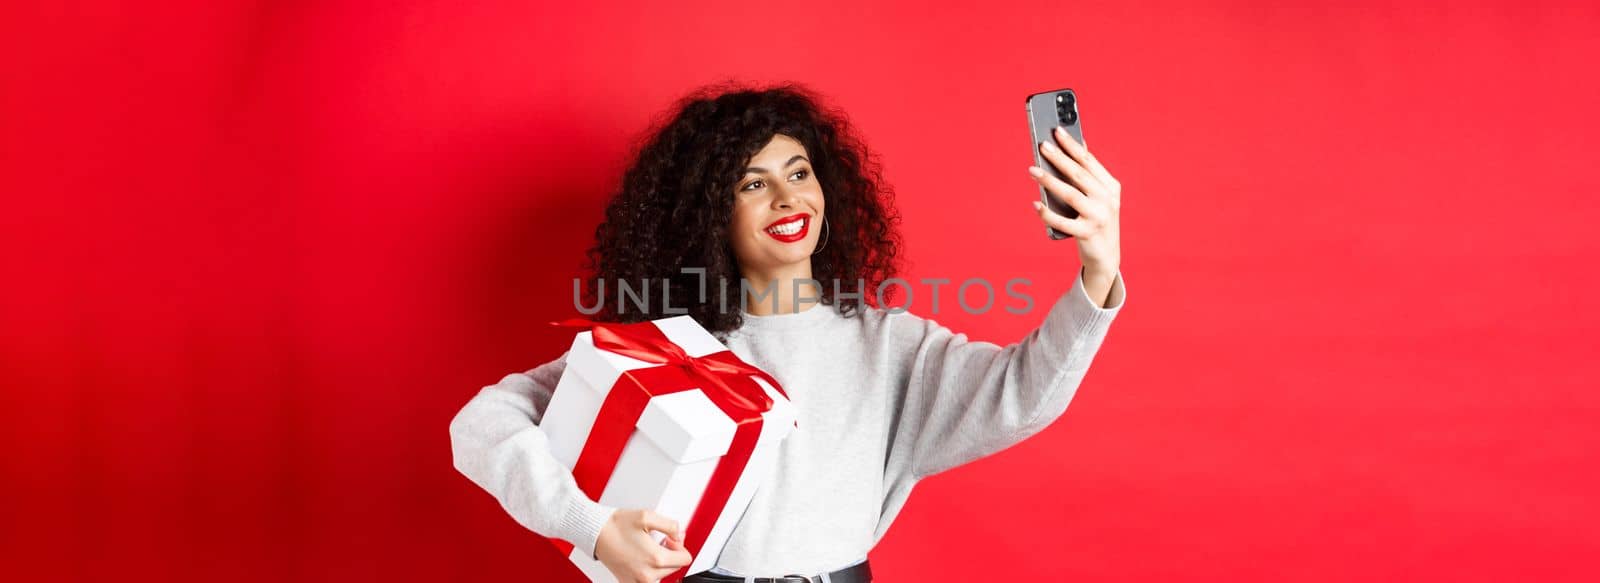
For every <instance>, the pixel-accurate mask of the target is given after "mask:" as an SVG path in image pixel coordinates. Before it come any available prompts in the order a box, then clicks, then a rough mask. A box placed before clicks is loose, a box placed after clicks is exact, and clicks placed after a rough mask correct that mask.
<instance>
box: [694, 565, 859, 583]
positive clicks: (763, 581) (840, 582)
mask: <svg viewBox="0 0 1600 583" xmlns="http://www.w3.org/2000/svg"><path fill="white" fill-rule="evenodd" d="M824 577H826V578H824ZM746 581H750V579H746V578H744V577H734V576H732V575H718V574H716V573H712V572H710V571H702V572H700V573H695V574H693V575H690V576H688V577H684V579H683V583H745V582H746ZM754 581H755V583H871V581H872V568H871V567H869V566H867V562H866V561H862V562H860V563H856V564H854V565H851V566H849V567H845V568H843V569H839V570H838V571H833V572H830V573H828V574H827V575H814V576H811V577H807V576H805V575H784V576H782V577H756V578H754Z"/></svg>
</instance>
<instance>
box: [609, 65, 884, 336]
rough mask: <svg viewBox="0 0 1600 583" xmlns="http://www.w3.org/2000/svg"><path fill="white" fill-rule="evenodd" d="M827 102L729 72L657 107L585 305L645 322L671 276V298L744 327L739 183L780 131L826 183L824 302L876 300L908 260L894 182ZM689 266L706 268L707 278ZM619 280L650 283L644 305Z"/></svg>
mask: <svg viewBox="0 0 1600 583" xmlns="http://www.w3.org/2000/svg"><path fill="white" fill-rule="evenodd" d="M822 103H824V101H823V100H822V99H820V98H818V97H817V95H816V93H815V92H814V91H812V90H811V89H809V88H807V87H805V86H804V85H801V84H798V83H793V82H791V83H784V84H779V85H775V86H771V87H767V88H755V87H741V86H739V85H737V84H733V83H730V82H724V83H717V84H712V85H707V86H703V87H701V88H699V89H696V90H694V91H692V92H690V93H689V94H688V95H686V96H685V97H683V98H681V99H679V100H678V101H677V102H676V103H675V104H674V107H673V108H672V109H671V110H669V113H670V116H667V117H665V118H658V121H657V122H655V123H654V124H652V130H651V131H649V132H648V133H647V134H646V137H645V139H644V140H643V142H642V143H640V144H638V145H637V146H636V149H635V151H634V153H633V159H632V162H631V164H629V167H628V169H627V171H626V172H624V174H623V177H622V183H621V188H620V190H618V191H617V192H616V194H615V195H614V196H613V197H612V198H611V202H610V204H609V205H608V206H607V207H606V216H605V220H604V221H603V222H602V223H600V226H599V227H597V228H596V229H595V240H594V246H593V247H591V248H590V249H589V251H588V253H587V257H588V264H587V270H588V274H587V275H586V277H585V289H584V290H583V293H582V299H581V301H582V302H583V306H586V307H587V308H586V309H593V308H594V307H595V306H596V304H597V303H598V304H599V309H600V312H599V313H598V314H596V315H594V316H592V317H593V318H594V319H596V320H600V321H612V322H639V321H645V320H651V319H656V318H662V317H667V316H668V315H671V314H668V313H666V312H665V311H664V309H663V306H662V301H661V297H662V294H661V290H662V288H661V287H660V286H661V285H662V281H663V280H665V281H666V282H667V284H666V290H667V295H668V297H670V302H671V306H672V308H673V309H674V310H677V309H684V310H686V311H687V313H688V314H689V315H690V316H692V317H693V318H694V319H695V320H696V321H697V322H699V323H700V325H701V326H704V327H705V328H706V329H707V330H709V331H711V332H713V333H714V334H716V335H717V336H719V337H724V336H725V335H726V333H727V332H729V331H732V330H735V329H737V328H738V327H739V326H740V325H741V324H742V323H743V321H744V315H743V313H742V312H743V311H742V310H740V309H739V306H740V305H741V304H740V300H741V296H740V295H739V293H740V292H739V289H740V288H739V282H740V272H739V269H738V263H737V261H736V260H735V258H734V254H733V247H732V245H731V243H730V242H729V235H728V224H729V221H730V219H731V218H732V216H733V206H734V197H735V192H734V187H735V186H736V184H737V181H738V180H739V179H740V178H741V177H742V176H743V170H744V167H745V165H746V163H748V162H749V160H750V158H751V157H753V156H754V155H755V154H756V153H758V152H760V151H761V149H762V148H763V147H765V146H766V145H767V143H768V142H770V141H771V140H772V138H773V137H775V136H776V135H778V134H783V135H785V136H789V137H791V138H794V139H795V140H796V141H798V142H800V144H801V145H803V146H804V147H805V149H806V152H807V153H808V154H809V155H810V156H809V157H810V158H811V163H812V168H813V169H814V170H815V176H816V179H817V180H818V181H819V182H820V184H821V186H822V189H823V200H824V205H823V206H824V211H823V213H824V215H825V217H826V220H827V222H828V231H829V233H828V241H827V243H826V244H825V245H823V246H822V248H821V250H820V252H819V253H817V254H816V255H814V256H812V258H811V269H812V278H814V279H816V280H817V281H818V282H821V283H822V286H821V287H822V289H821V296H822V297H821V298H820V300H821V302H822V303H823V304H824V305H829V306H836V308H837V309H838V310H839V311H840V313H841V314H843V315H845V316H847V317H848V316H852V315H854V314H855V313H856V312H857V311H858V310H859V309H860V308H861V306H862V304H863V303H866V304H867V305H877V303H878V298H877V294H876V293H875V291H876V290H877V289H878V286H879V284H881V283H882V282H883V281H884V280H886V279H889V278H892V277H894V275H895V273H897V272H898V271H899V254H900V245H901V240H900V235H899V231H898V225H899V222H900V217H899V215H898V213H897V212H896V211H895V209H894V203H893V198H894V193H893V190H892V189H891V188H890V187H889V186H888V185H887V184H885V182H884V180H883V176H882V171H881V167H880V165H879V164H878V162H877V161H876V159H875V157H874V156H873V154H872V153H871V152H870V151H869V150H868V148H867V146H866V144H865V142H863V141H862V140H861V139H860V137H858V136H857V134H856V131H855V129H854V128H853V127H852V126H851V125H850V123H849V121H848V118H847V117H846V116H845V114H844V113H843V112H842V111H840V110H838V109H824V107H823V106H822V105H821V104H822ZM662 119H664V120H665V121H664V123H663V122H662V121H661V120H662ZM680 268H704V269H705V277H704V280H703V281H702V279H701V277H700V276H699V275H698V274H694V273H688V274H685V273H682V272H681V271H680ZM646 281H648V282H649V283H648V284H646V283H644V282H646ZM723 281H725V282H727V284H726V285H727V289H728V290H729V292H730V294H731V296H729V297H726V299H725V300H724V299H719V293H718V292H719V285H720V284H719V282H723ZM618 282H628V283H629V285H630V287H631V288H632V289H633V291H635V292H637V291H639V290H640V289H641V288H642V287H643V286H645V285H648V286H649V287H648V291H649V292H650V293H649V294H648V301H645V302H642V303H645V304H646V305H645V306H644V307H643V309H642V310H641V309H640V307H639V306H638V305H637V304H639V303H641V302H638V301H637V299H636V298H637V296H636V295H635V296H629V297H627V298H626V300H627V301H624V298H623V297H622V296H623V294H621V293H620V290H619V289H617V288H618ZM834 282H837V286H838V289H837V290H836V289H834V287H835V283H834ZM702 285H704V286H705V288H704V290H705V291H704V298H703V299H704V301H701V300H702V296H701V294H702V287H701V286H702ZM890 287H892V286H890ZM836 291H837V292H839V293H838V294H837V296H839V297H836V293H835V292H836ZM851 294H860V295H859V297H854V296H851ZM724 303H725V305H726V306H727V308H726V309H722V308H721V306H722V305H724ZM619 306H620V308H619ZM819 309H820V308H819Z"/></svg>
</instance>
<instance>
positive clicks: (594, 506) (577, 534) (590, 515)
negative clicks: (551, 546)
mask: <svg viewBox="0 0 1600 583" xmlns="http://www.w3.org/2000/svg"><path fill="white" fill-rule="evenodd" d="M615 511H616V508H613V507H610V506H606V505H604V504H601V503H599V502H595V501H593V500H590V499H589V497H588V496H585V495H583V493H582V492H578V493H577V495H575V496H573V497H572V500H570V501H568V502H567V508H566V510H564V511H562V513H561V524H559V525H557V527H556V528H557V529H559V531H560V532H559V533H557V538H561V539H564V540H566V541H567V542H569V543H572V546H573V548H576V549H578V550H581V551H583V552H584V554H587V555H589V556H590V557H593V558H595V559H599V557H596V556H595V554H594V553H595V548H594V547H595V544H596V543H597V542H599V539H600V529H601V528H603V527H605V525H606V522H607V521H609V520H611V513H612V512H615Z"/></svg>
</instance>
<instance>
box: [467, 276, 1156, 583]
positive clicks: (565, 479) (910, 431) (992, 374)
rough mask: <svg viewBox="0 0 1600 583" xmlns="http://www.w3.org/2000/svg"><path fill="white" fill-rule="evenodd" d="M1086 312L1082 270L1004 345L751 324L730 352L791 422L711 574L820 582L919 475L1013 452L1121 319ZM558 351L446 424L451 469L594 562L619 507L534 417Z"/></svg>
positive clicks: (776, 318) (1053, 412) (799, 320)
mask: <svg viewBox="0 0 1600 583" xmlns="http://www.w3.org/2000/svg"><path fill="white" fill-rule="evenodd" d="M1125 297H1126V292H1125V289H1124V285H1123V280H1122V275H1121V274H1120V273H1119V274H1118V275H1117V278H1116V281H1115V283H1114V284H1113V285H1112V288H1111V294H1110V299H1109V301H1108V302H1107V304H1109V305H1110V306H1111V307H1109V308H1104V307H1100V306H1097V305H1095V304H1094V302H1093V301H1091V300H1090V298H1089V295H1088V293H1087V292H1085V291H1084V288H1083V271H1082V270H1081V269H1080V270H1079V272H1078V276H1077V277H1076V278H1075V279H1074V280H1073V284H1072V288H1071V289H1070V290H1068V291H1067V292H1066V293H1065V294H1064V295H1062V296H1061V297H1060V298H1059V299H1057V300H1056V301H1055V302H1054V303H1053V304H1051V305H1049V306H1048V307H1049V313H1048V315H1046V316H1045V319H1044V322H1043V323H1042V324H1041V325H1040V326H1039V327H1038V328H1037V329H1035V330H1034V331H1032V332H1030V333H1029V334H1028V335H1027V337H1026V338H1023V339H1022V341H1020V342H1017V343H1013V344H1010V345H1008V346H1003V347H1002V346H998V345H996V344H993V343H989V342H981V341H972V340H969V339H968V338H967V336H966V335H965V334H956V333H954V332H952V331H951V330H950V329H948V328H946V327H944V326H941V325H939V324H938V323H936V322H934V321H933V320H931V319H927V318H923V317H920V316H916V315H914V314H911V313H909V312H901V313H890V312H889V311H887V310H881V309H877V308H872V307H870V306H863V310H862V311H861V312H859V313H857V314H854V315H853V316H851V317H845V316H843V315H841V314H840V313H839V312H838V310H837V309H835V308H833V307H831V306H826V305H812V306H810V307H809V308H808V309H804V310H802V311H800V312H798V313H782V314H777V315H771V316H753V315H750V314H746V315H745V321H744V325H743V326H742V327H741V328H739V329H738V330H735V331H733V332H731V333H729V335H728V336H727V341H726V344H727V345H728V348H729V350H732V351H733V353H734V354H736V355H738V356H739V358H741V359H744V361H745V362H748V363H750V364H753V365H755V366H758V367H761V368H762V369H763V370H766V371H767V372H768V373H771V374H772V376H773V377H775V378H776V379H777V380H778V382H779V383H781V384H782V385H783V388H784V390H785V391H786V392H787V393H788V394H789V397H790V399H791V400H792V402H793V403H794V405H795V406H796V409H797V410H798V415H799V419H798V421H799V426H798V427H797V428H796V429H795V430H794V431H793V432H791V433H790V434H789V436H788V438H786V439H785V440H784V441H783V442H782V443H781V444H780V446H779V452H778V461H777V463H776V464H775V465H774V468H773V470H772V474H771V475H768V476H765V477H763V478H762V482H761V484H762V485H761V488H760V489H759V490H758V491H757V492H756V495H755V498H754V499H753V500H752V501H751V502H750V506H749V508H748V509H747V510H746V511H745V514H744V516H743V518H741V519H740V521H739V524H738V526H737V527H736V528H735V529H734V531H733V534H732V536H731V538H730V539H729V541H728V544H727V546H726V547H725V548H724V549H723V551H722V555H721V556H720V557H719V558H718V560H717V569H716V572H719V573H727V574H735V575H743V576H752V575H753V576H764V577H775V576H779V575H783V574H787V573H801V574H809V575H815V574H820V573H824V572H828V571H831V570H834V569H839V568H843V567H845V566H849V565H851V564H854V563H857V562H860V561H861V560H864V559H865V558H866V556H867V551H869V550H871V549H872V547H873V545H875V544H877V542H878V540H879V539H881V538H883V535H884V532H885V531H887V530H888V528H889V524H890V523H891V522H892V521H893V520H894V518H895V516H896V515H897V514H899V513H900V509H901V508H902V507H903V506H904V505H905V502H906V498H907V497H908V496H909V495H910V494H911V489H912V487H914V486H915V485H916V484H917V482H918V481H919V480H921V479H922V478H926V477H928V476H931V475H933V474H936V473H939V472H942V471H944V470H948V469H951V468H954V467H956V466H959V465H961V464H964V463H967V462H970V461H973V460H976V459H978V458H981V457H984V456H987V455H990V454H993V453H995V452H998V451H1000V450H1003V449H1005V448H1007V447H1010V446H1012V445H1014V444H1016V443H1017V442H1020V441H1022V440H1023V439H1026V438H1028V437H1029V436H1032V435H1034V434H1035V433H1038V432H1039V431H1040V430H1042V429H1044V428H1045V427H1046V426H1048V425H1049V424H1050V423H1051V422H1053V421H1055V420H1056V418H1058V417H1060V416H1061V414H1062V413H1063V412H1064V411H1065V410H1066V408H1067V404H1068V403H1069V402H1071V400H1072V396H1073V394H1074V393H1076V392H1077V389H1078V385H1079V383H1080V382H1082V380H1083V378H1084V374H1085V373H1086V372H1087V371H1088V368H1089V363H1090V361H1091V360H1093V358H1094V355H1095V353H1096V352H1097V351H1098V350H1099V348H1100V344H1101V342H1102V341H1103V340H1104V339H1105V336H1106V332H1107V330H1108V328H1109V327H1110V325H1111V321H1112V320H1113V319H1114V318H1115V317H1116V314H1117V313H1118V312H1119V311H1120V310H1121V308H1122V305H1123V300H1124V299H1125ZM565 364H566V355H565V354H563V355H562V356H561V357H558V358H556V359H555V360H553V361H550V362H547V363H545V364H542V365H540V366H538V367H537V368H534V369H533V370H531V371H529V372H527V373H513V374H509V375H506V376H505V378H503V379H501V380H500V382H499V383H497V384H495V385H492V386H488V387H484V388H483V390H482V391H480V392H479V393H478V394H477V395H476V396H475V397H473V398H472V400H471V401H469V402H468V403H467V404H466V406H465V407H463V408H462V409H461V411H460V412H459V413H457V414H456V416H455V418H454V419H453V420H452V421H451V422H450V442H451V447H452V451H453V457H454V460H455V461H454V463H455V467H456V469H457V470H458V471H460V472H461V473H462V474H464V475H466V476H467V477H468V478H470V479H471V480H472V481H473V482H474V483H476V484H477V485H478V486H480V487H482V488H483V489H484V490H487V491H488V492H489V493H490V494H492V495H494V497H495V499H497V500H498V501H499V502H500V505H501V506H502V507H503V508H505V510H506V512H508V513H510V515H511V516H512V518H514V519H516V521H517V522H518V523H520V524H522V525H523V526H524V527H526V528H528V529H529V530H532V531H534V532H536V533H538V534H541V535H544V536H551V537H556V538H560V539H563V540H567V541H569V542H572V543H573V544H574V545H576V547H577V548H578V549H582V550H583V551H584V552H587V553H589V554H590V555H591V556H592V555H593V553H594V545H595V539H596V537H597V536H598V535H599V533H600V528H601V526H603V525H604V524H605V522H606V520H607V519H608V518H609V517H610V515H611V512H612V511H613V510H614V509H613V508H609V507H606V506H604V505H601V504H599V503H596V502H594V501H592V500H589V499H588V498H587V497H586V496H584V494H583V493H582V492H581V491H580V490H579V489H578V487H577V484H576V482H575V481H574V480H573V478H572V473H571V471H569V470H568V469H567V468H566V467H565V466H563V465H561V463H560V462H558V461H556V458H555V457H554V456H553V455H551V453H550V451H549V448H548V443H547V437H546V435H545V434H544V433H543V432H541V431H540V430H539V422H540V420H541V418H542V417H543V413H544V410H545V407H546V406H547V405H548V404H549V402H550V394H551V391H552V390H553V389H554V388H555V386H556V381H557V380H558V379H559V378H561V373H562V371H563V370H564V369H565Z"/></svg>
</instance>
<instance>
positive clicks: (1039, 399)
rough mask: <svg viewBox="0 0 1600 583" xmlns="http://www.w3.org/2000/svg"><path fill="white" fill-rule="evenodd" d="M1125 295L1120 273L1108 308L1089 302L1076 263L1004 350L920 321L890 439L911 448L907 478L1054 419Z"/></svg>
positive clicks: (1004, 443) (1016, 438) (975, 455)
mask: <svg viewBox="0 0 1600 583" xmlns="http://www.w3.org/2000/svg"><path fill="white" fill-rule="evenodd" d="M1125 298H1126V290H1125V289H1124V286H1123V281H1122V274H1121V273H1120V272H1118V273H1117V276H1116V279H1114V280H1113V282H1112V286H1111V292H1110V297H1109V299H1108V301H1107V302H1106V303H1107V304H1109V305H1110V307H1101V306H1098V305H1095V303H1094V302H1093V301H1092V300H1091V299H1090V298H1089V294H1088V292H1087V291H1085V289H1084V286H1083V270H1082V269H1081V268H1080V269H1079V270H1078V276H1077V277H1076V278H1075V279H1074V280H1073V283H1072V289H1070V290H1068V291H1067V292H1066V294H1064V295H1062V296H1061V297H1060V298H1059V299H1057V300H1056V302H1055V303H1054V304H1053V305H1052V306H1051V307H1050V311H1049V313H1048V314H1047V315H1046V316H1045V319H1044V322H1043V323H1042V324H1040V325H1039V327H1038V328H1036V329H1034V330H1033V331H1032V332H1030V333H1029V334H1028V335H1027V337H1025V338H1023V339H1022V340H1021V341H1020V342H1016V343H1013V344H1010V345H1007V346H1004V347H1001V346H998V345H996V344H993V343H990V342H981V341H979V342H974V341H970V340H968V339H967V336H966V335H965V334H956V333H953V332H951V331H950V329H948V328H946V327H944V326H941V325H939V324H938V323H935V322H933V321H932V320H923V321H922V322H923V325H922V327H921V329H920V332H921V338H920V340H913V342H915V343H916V348H915V349H914V351H913V352H914V355H913V357H912V363H911V371H910V374H909V375H908V377H907V378H908V383H909V385H908V386H907V387H906V392H905V394H904V398H903V402H902V403H901V406H900V419H899V422H898V423H897V424H896V426H897V428H898V429H897V430H896V432H895V435H894V438H893V439H894V440H895V447H894V448H893V449H895V450H899V451H906V452H910V453H909V457H910V459H909V460H908V461H909V463H910V465H911V467H910V473H911V475H912V476H914V477H916V478H918V479H920V478H923V477H926V476H930V475H933V474H936V473H939V472H943V471H945V470H949V469H951V468H954V467H956V466H959V465H962V464H965V463H967V462H971V461H974V460H977V459H979V458H982V457H984V456H987V455H990V454H993V453H996V452H999V451H1000V450H1003V449H1005V448H1007V447H1010V446H1012V445H1015V444H1016V443H1018V442H1020V441H1022V440H1024V439H1027V438H1028V437H1030V436H1032V435H1033V434H1035V433H1038V432H1039V431H1040V430H1042V429H1044V428H1045V427H1046V426H1048V425H1050V423H1052V422H1054V421H1055V420H1056V419H1057V418H1059V417H1060V416H1061V414H1062V413H1064V412H1065V411H1066V408H1067V404H1068V403H1069V402H1071V401H1072V397H1073V395H1074V394H1075V393H1076V392H1077V389H1078V385H1079V383H1081V382H1082V381H1083V378H1084V375H1085V374H1086V373H1087V372H1088V368H1089V363H1090V361H1091V360H1092V359H1093V358H1094V355H1095V353H1096V352H1097V351H1098V350H1099V348H1100V344H1101V342H1102V341H1103V340H1104V339H1105V336H1106V332H1107V330H1108V329H1109V327H1110V325H1111V322H1112V320H1113V319H1115V318H1116V315H1117V313H1118V312H1120V311H1121V309H1122V305H1123V301H1124V299H1125ZM914 334H915V333H913V335H914Z"/></svg>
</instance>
